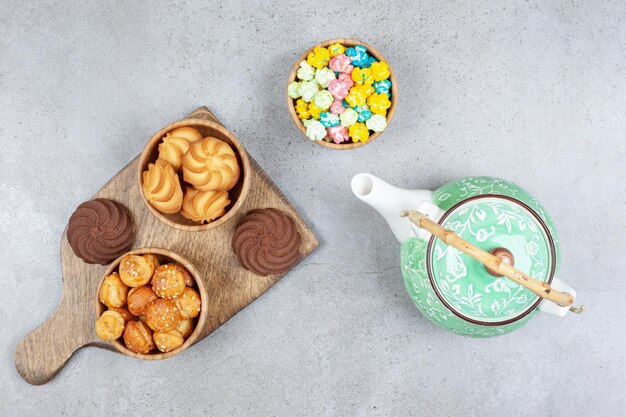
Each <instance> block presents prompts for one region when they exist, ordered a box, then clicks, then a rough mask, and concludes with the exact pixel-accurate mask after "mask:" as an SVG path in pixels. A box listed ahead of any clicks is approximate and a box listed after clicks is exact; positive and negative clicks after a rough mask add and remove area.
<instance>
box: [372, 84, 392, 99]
mask: <svg viewBox="0 0 626 417" xmlns="http://www.w3.org/2000/svg"><path fill="white" fill-rule="evenodd" d="M390 89H391V81H389V80H382V81H375V82H374V90H376V92H377V93H378V94H383V93H384V94H387V95H388V96H389V95H390V94H389V90H390Z"/></svg>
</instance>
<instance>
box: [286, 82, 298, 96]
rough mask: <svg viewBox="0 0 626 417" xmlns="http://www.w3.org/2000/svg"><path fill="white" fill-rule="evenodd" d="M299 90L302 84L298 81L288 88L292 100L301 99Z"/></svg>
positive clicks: (290, 84) (291, 83)
mask: <svg viewBox="0 0 626 417" xmlns="http://www.w3.org/2000/svg"><path fill="white" fill-rule="evenodd" d="M298 88H300V83H299V82H297V81H292V82H290V83H289V86H287V95H288V96H289V97H291V98H300V94H299V93H298Z"/></svg>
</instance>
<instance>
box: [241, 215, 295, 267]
mask: <svg viewBox="0 0 626 417" xmlns="http://www.w3.org/2000/svg"><path fill="white" fill-rule="evenodd" d="M301 242H302V236H300V232H298V229H297V228H296V224H295V223H294V221H293V219H292V218H291V217H289V216H288V215H287V214H285V213H283V212H282V211H280V210H277V209H273V208H268V209H259V210H252V211H250V212H249V213H248V214H246V216H245V217H244V218H243V219H241V221H240V222H239V224H237V227H235V233H234V234H233V240H232V247H233V251H234V252H235V255H237V259H239V263H240V264H241V266H243V267H244V268H246V269H248V270H250V271H252V272H254V273H255V274H257V275H262V276H265V275H269V274H281V273H283V272H287V271H288V270H289V268H291V266H292V265H293V264H294V263H295V262H296V261H297V260H298V258H299V257H300V251H299V249H300V243H301Z"/></svg>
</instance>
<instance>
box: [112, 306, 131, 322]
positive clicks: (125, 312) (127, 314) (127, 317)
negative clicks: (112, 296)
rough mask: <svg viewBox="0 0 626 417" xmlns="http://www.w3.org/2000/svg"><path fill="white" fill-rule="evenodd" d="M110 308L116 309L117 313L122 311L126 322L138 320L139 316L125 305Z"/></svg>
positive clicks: (121, 313)
mask: <svg viewBox="0 0 626 417" xmlns="http://www.w3.org/2000/svg"><path fill="white" fill-rule="evenodd" d="M109 310H111V311H115V312H116V313H120V315H121V316H122V318H123V319H124V323H126V322H129V321H131V320H133V321H134V320H137V317H135V316H134V315H133V314H131V312H130V311H128V309H127V308H125V307H115V308H110V309H109Z"/></svg>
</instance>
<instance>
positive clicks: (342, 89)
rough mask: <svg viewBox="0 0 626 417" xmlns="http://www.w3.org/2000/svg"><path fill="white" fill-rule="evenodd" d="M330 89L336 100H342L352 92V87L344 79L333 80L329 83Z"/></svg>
mask: <svg viewBox="0 0 626 417" xmlns="http://www.w3.org/2000/svg"><path fill="white" fill-rule="evenodd" d="M327 88H328V91H329V92H330V94H332V95H333V97H334V98H335V100H338V101H341V100H343V99H344V98H346V96H347V95H348V94H349V93H350V87H348V85H347V84H346V83H345V82H344V81H342V80H337V79H335V80H331V81H330V82H329V83H328V87H327Z"/></svg>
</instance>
